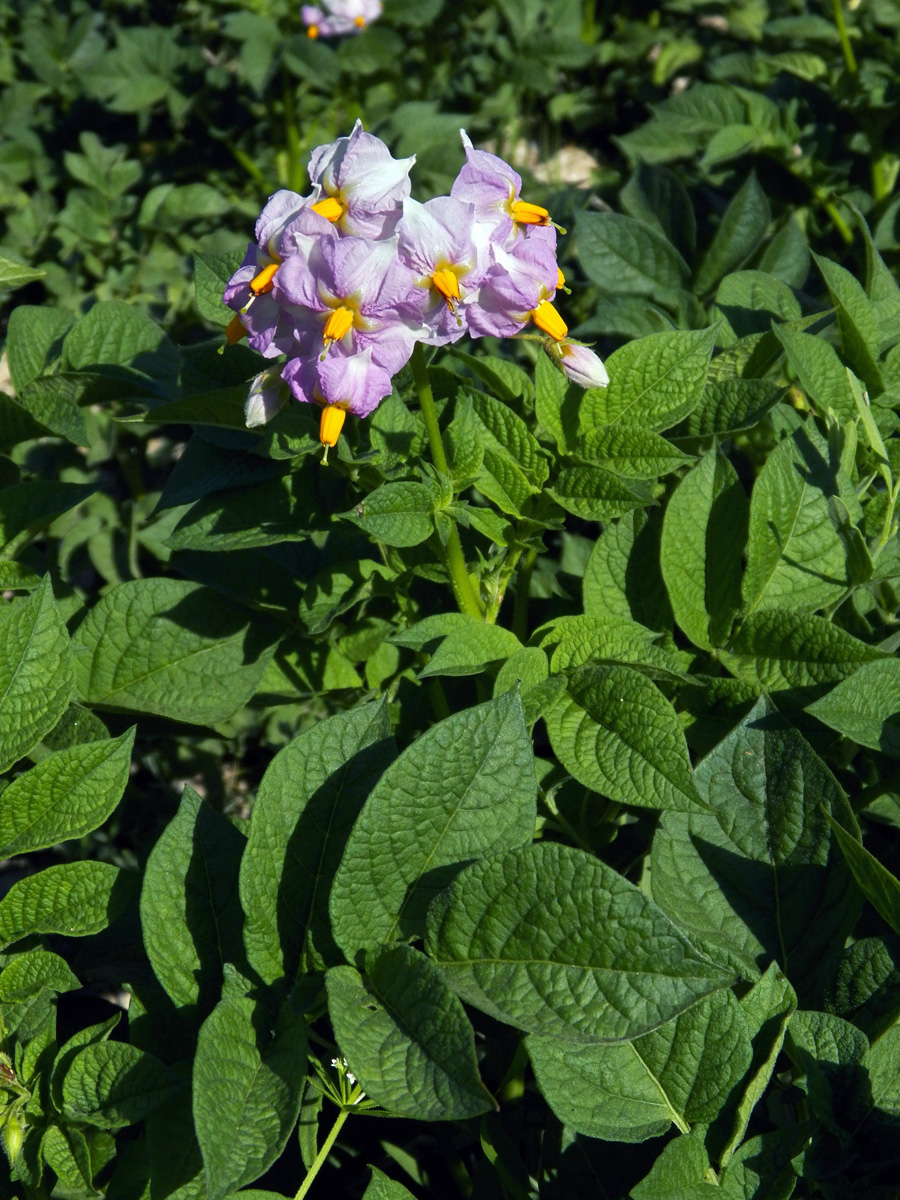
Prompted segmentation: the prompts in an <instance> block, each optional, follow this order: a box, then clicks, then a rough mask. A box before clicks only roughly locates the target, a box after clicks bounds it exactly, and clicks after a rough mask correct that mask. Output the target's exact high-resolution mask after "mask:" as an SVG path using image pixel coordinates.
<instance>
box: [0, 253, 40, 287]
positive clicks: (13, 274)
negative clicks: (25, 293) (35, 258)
mask: <svg viewBox="0 0 900 1200" xmlns="http://www.w3.org/2000/svg"><path fill="white" fill-rule="evenodd" d="M46 274H47V272H46V271H40V270H35V268H34V267H29V266H27V265H26V264H25V263H23V262H19V260H18V259H16V258H11V257H10V256H9V254H8V253H6V252H5V251H0V289H2V290H3V291H4V292H12V291H15V289H16V288H20V287H24V286H25V284H26V283H34V281H35V280H36V279H43V278H44V276H45V275H46Z"/></svg>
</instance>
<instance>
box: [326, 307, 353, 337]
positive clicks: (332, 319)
mask: <svg viewBox="0 0 900 1200" xmlns="http://www.w3.org/2000/svg"><path fill="white" fill-rule="evenodd" d="M352 327H353V313H352V312H351V311H350V309H349V308H344V307H341V308H334V309H332V310H331V312H330V313H329V314H328V320H327V321H326V322H325V329H324V331H323V333H322V337H323V339H324V341H325V345H326V346H328V345H330V343H331V342H339V341H340V340H341V338H342V337H343V336H344V334H345V333H347V332H348V331H349V330H350V329H351V328H352Z"/></svg>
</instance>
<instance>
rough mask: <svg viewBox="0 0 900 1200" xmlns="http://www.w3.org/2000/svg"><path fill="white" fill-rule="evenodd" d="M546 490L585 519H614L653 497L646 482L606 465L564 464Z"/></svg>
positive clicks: (648, 501) (641, 505)
mask: <svg viewBox="0 0 900 1200" xmlns="http://www.w3.org/2000/svg"><path fill="white" fill-rule="evenodd" d="M479 486H480V485H479ZM546 491H547V494H548V495H549V496H552V497H553V499H554V500H555V501H556V502H557V504H559V505H560V506H561V507H562V508H564V509H565V510H566V512H570V513H573V514H574V515H575V516H576V517H581V518H582V519H583V520H585V521H611V520H613V519H614V518H615V517H621V516H622V514H623V513H626V512H628V511H629V509H632V508H639V507H643V505H645V504H649V503H650V500H651V499H652V494H651V492H650V490H649V488H648V487H647V486H646V484H642V483H640V482H638V481H628V480H625V479H622V478H621V476H619V475H616V474H613V472H612V471H606V470H604V469H603V468H602V467H564V468H563V469H562V470H561V471H560V472H559V474H558V475H557V476H556V478H555V479H554V480H553V481H552V482H551V483H550V484H549V485H548V487H547V489H546Z"/></svg>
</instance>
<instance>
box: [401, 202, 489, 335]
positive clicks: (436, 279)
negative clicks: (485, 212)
mask: <svg viewBox="0 0 900 1200" xmlns="http://www.w3.org/2000/svg"><path fill="white" fill-rule="evenodd" d="M473 218H474V209H473V208H472V205H471V204H463V203H461V202H460V201H459V200H454V199H453V198H452V197H450V196H438V197H436V198H435V199H434V200H428V201H427V202H426V203H425V204H420V203H419V202H418V201H417V200H412V199H406V200H404V201H403V217H402V219H401V221H400V223H399V225H398V226H397V237H398V239H399V245H398V253H399V255H400V261H401V262H403V263H405V264H406V265H407V266H408V267H409V268H410V270H412V271H413V272H414V273H415V275H416V287H417V288H418V289H419V292H420V293H421V298H422V305H423V308H422V320H423V322H424V324H425V325H426V326H427V327H428V332H427V334H426V335H425V336H423V337H422V338H421V340H422V341H424V342H427V343H428V344H429V345H433V346H441V345H445V344H446V343H447V342H455V341H456V340H457V339H458V338H460V337H462V335H463V334H464V333H465V331H466V316H465V313H466V304H467V302H468V300H469V298H470V297H472V296H474V295H475V293H476V292H477V289H478V286H479V284H480V283H481V280H482V279H483V277H484V274H485V270H486V264H484V263H482V262H480V261H479V254H478V249H477V247H476V243H475V240H474V238H473V236H472V222H473Z"/></svg>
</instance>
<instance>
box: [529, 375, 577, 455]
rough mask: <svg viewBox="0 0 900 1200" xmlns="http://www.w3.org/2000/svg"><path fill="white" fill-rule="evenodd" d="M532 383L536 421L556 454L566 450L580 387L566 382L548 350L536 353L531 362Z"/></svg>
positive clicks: (571, 438) (571, 439)
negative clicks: (545, 433) (549, 438)
mask: <svg viewBox="0 0 900 1200" xmlns="http://www.w3.org/2000/svg"><path fill="white" fill-rule="evenodd" d="M534 386H535V402H534V409H535V415H536V416H537V419H538V422H539V424H540V425H542V426H543V427H544V429H545V430H546V431H547V433H548V434H549V435H550V436H551V437H552V438H553V440H554V441H555V442H556V446H557V449H558V450H559V452H560V454H568V452H569V449H570V447H571V446H572V444H573V443H574V439H575V437H576V435H577V432H578V407H579V405H580V403H581V393H582V389H581V388H579V387H577V386H571V387H570V386H569V384H568V382H567V380H566V377H565V375H564V374H563V373H562V371H561V370H560V369H559V367H556V366H554V365H553V363H552V362H551V360H550V356H549V355H548V354H542V355H540V357H539V358H538V360H537V362H536V363H535V364H534Z"/></svg>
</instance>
